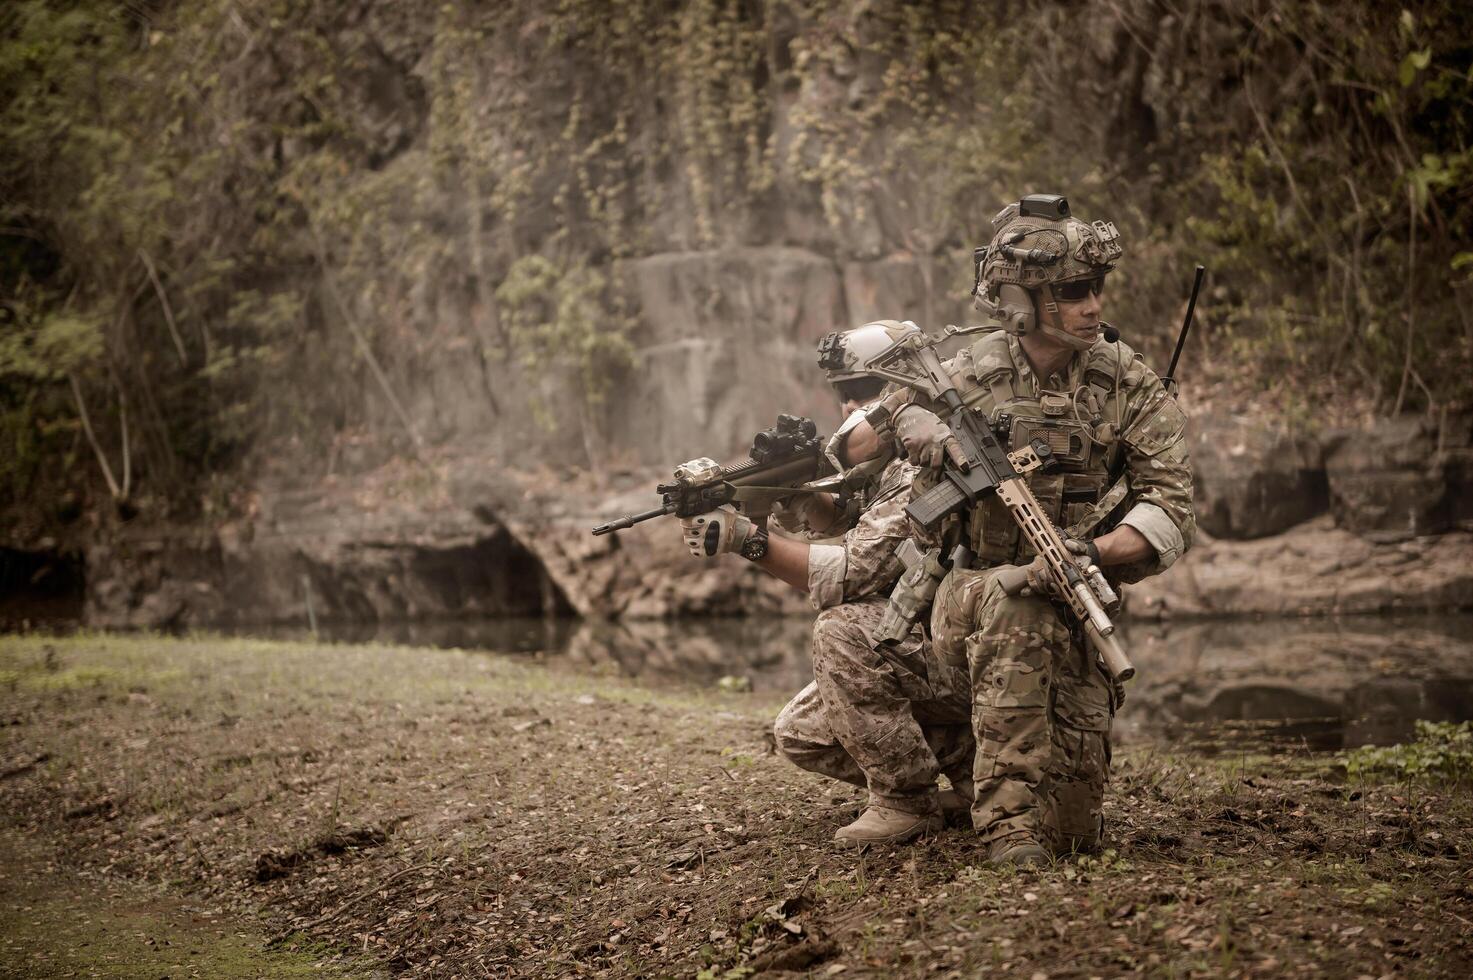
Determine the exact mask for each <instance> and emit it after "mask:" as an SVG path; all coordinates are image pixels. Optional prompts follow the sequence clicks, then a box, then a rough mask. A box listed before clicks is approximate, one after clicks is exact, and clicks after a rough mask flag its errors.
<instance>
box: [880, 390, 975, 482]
mask: <svg viewBox="0 0 1473 980" xmlns="http://www.w3.org/2000/svg"><path fill="white" fill-rule="evenodd" d="M894 425H895V438H896V439H898V440H899V441H900V445H901V446H903V447H905V455H907V456H909V457H910V461H911V462H912V463H914V464H916V465H917V466H925V467H932V468H939V467H940V466H941V464H942V462H943V461H944V460H945V458H946V457H947V456H950V457H951V461H952V462H953V463H955V464H956V465H957V467H958V468H959V469H961V470H963V471H965V470H966V469H967V459H966V457H965V456H963V455H962V451H961V447H960V446H959V445H957V441H956V436H954V435H952V434H951V430H950V429H949V428H947V427H946V423H945V422H943V421H941V420H940V419H939V418H937V417H936V416H935V414H934V413H932V412H928V411H927V410H926V409H924V408H921V407H920V406H919V405H907V406H905V407H904V408H902V409H901V410H900V414H898V415H897V416H896V417H895V422H894Z"/></svg>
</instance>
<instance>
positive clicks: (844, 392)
mask: <svg viewBox="0 0 1473 980" xmlns="http://www.w3.org/2000/svg"><path fill="white" fill-rule="evenodd" d="M884 387H885V381H884V379H883V378H850V379H849V380H848V381H839V382H836V383H835V384H834V394H836V395H838V396H839V404H840V405H842V404H844V403H845V402H859V403H860V404H861V405H862V404H864V403H865V402H867V401H869V400H870V399H872V398H874V397H875V396H876V395H878V394H879V393H880V391H881V390H883V389H884Z"/></svg>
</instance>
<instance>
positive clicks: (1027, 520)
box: [865, 327, 1135, 681]
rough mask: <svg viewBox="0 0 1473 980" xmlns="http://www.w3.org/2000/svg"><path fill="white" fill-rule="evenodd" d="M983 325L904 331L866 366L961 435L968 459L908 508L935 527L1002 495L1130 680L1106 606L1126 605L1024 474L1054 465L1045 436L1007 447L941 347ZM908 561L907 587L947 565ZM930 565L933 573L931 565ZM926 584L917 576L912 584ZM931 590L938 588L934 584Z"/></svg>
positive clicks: (889, 627)
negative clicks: (962, 388)
mask: <svg viewBox="0 0 1473 980" xmlns="http://www.w3.org/2000/svg"><path fill="white" fill-rule="evenodd" d="M977 329H982V328H970V329H969V328H961V329H958V328H956V327H947V329H946V333H945V335H944V336H943V337H941V338H935V337H931V336H929V335H927V334H925V333H923V332H921V331H916V332H915V333H912V334H909V335H907V336H905V337H902V338H901V339H900V340H898V341H896V342H895V343H894V344H892V345H891V346H890V347H889V348H887V349H886V350H884V351H882V352H880V353H879V354H878V355H876V356H875V357H874V358H872V359H871V360H870V362H869V363H868V364H867V365H865V370H866V371H868V372H869V373H870V374H873V375H875V376H876V377H882V378H885V379H886V380H888V381H893V382H895V383H897V384H901V385H904V386H905V387H907V388H910V389H912V390H913V391H917V392H919V393H921V394H923V395H925V396H926V397H927V398H929V399H931V401H932V403H933V404H934V405H935V406H936V411H937V414H938V415H940V416H941V417H942V418H943V420H944V421H945V422H946V425H947V427H948V428H949V429H950V430H951V434H952V435H953V436H954V437H955V438H956V442H957V445H958V447H959V449H960V450H961V452H960V455H961V457H962V459H963V460H964V462H962V463H958V462H956V461H954V460H953V459H952V458H951V457H950V456H948V457H947V458H946V460H945V462H944V463H943V466H942V470H941V482H940V483H938V484H937V485H936V486H935V487H933V488H931V489H930V490H928V491H927V492H925V493H923V494H921V495H920V496H919V497H917V498H916V499H915V500H913V501H911V503H910V505H909V506H908V507H907V508H906V514H907V515H908V516H909V517H910V519H911V520H912V521H914V522H915V523H916V524H917V525H918V526H920V527H922V528H925V529H927V530H930V529H932V528H935V527H936V526H937V525H938V524H940V522H941V521H942V519H943V518H945V517H946V516H947V515H948V514H953V513H956V512H957V511H959V510H962V509H963V508H970V507H972V506H973V505H975V504H976V503H977V501H978V500H979V499H981V498H982V497H984V496H986V495H988V494H997V497H998V499H999V500H1001V501H1002V503H1003V504H1004V505H1005V506H1006V507H1007V508H1008V511H1009V513H1011V514H1012V516H1013V519H1014V520H1015V521H1017V522H1018V527H1019V528H1020V529H1021V530H1022V531H1023V535H1024V537H1026V538H1027V540H1028V543H1029V544H1030V545H1032V546H1033V549H1034V550H1035V551H1037V552H1038V553H1039V554H1040V555H1042V556H1043V558H1044V562H1045V564H1046V569H1047V573H1048V577H1049V579H1050V580H1051V582H1052V585H1053V592H1054V594H1055V595H1057V596H1058V597H1059V598H1060V599H1062V600H1063V601H1064V602H1065V603H1066V604H1067V605H1068V607H1069V610H1070V612H1071V613H1072V614H1073V616H1074V618H1075V619H1076V620H1077V621H1078V623H1079V625H1080V627H1081V628H1082V629H1083V630H1084V633H1085V635H1086V636H1088V637H1089V640H1090V642H1091V643H1092V644H1093V646H1094V647H1095V649H1096V650H1098V651H1099V653H1100V657H1101V659H1102V660H1103V661H1104V663H1105V667H1106V669H1107V670H1109V672H1110V676H1111V677H1113V678H1114V679H1115V680H1117V681H1125V680H1128V679H1129V678H1131V677H1133V676H1134V675H1135V667H1134V666H1132V665H1131V662H1130V658H1129V657H1127V656H1126V653H1125V649H1124V647H1122V646H1121V644H1120V641H1119V640H1118V639H1117V638H1116V637H1115V635H1114V633H1115V625H1114V624H1113V623H1112V622H1111V621H1110V616H1109V614H1108V612H1107V611H1106V610H1107V609H1109V608H1112V607H1117V606H1118V605H1119V597H1118V596H1117V595H1116V593H1115V591H1114V589H1112V588H1111V587H1110V584H1109V583H1108V582H1107V581H1106V580H1105V577H1104V575H1103V574H1102V573H1101V572H1100V569H1099V567H1098V566H1097V565H1094V564H1092V563H1090V564H1086V565H1083V566H1081V563H1080V562H1079V561H1078V559H1077V558H1076V557H1075V556H1074V555H1073V554H1072V553H1071V552H1070V551H1069V549H1068V548H1067V547H1066V546H1065V543H1064V538H1063V536H1062V535H1061V534H1060V533H1059V530H1058V528H1056V527H1054V524H1053V522H1052V521H1051V520H1049V517H1048V515H1047V514H1046V513H1045V512H1044V510H1043V508H1042V506H1040V505H1039V502H1038V499H1037V498H1036V497H1034V495H1033V490H1032V489H1031V488H1030V487H1029V486H1028V481H1027V480H1025V479H1024V475H1025V474H1026V473H1029V472H1032V471H1033V470H1035V469H1040V468H1041V469H1044V471H1045V472H1047V471H1048V469H1049V468H1051V466H1052V465H1055V464H1054V461H1053V454H1052V453H1051V452H1050V450H1049V447H1048V445H1047V444H1046V443H1045V442H1043V441H1042V440H1034V442H1033V443H1032V444H1031V445H1029V446H1026V447H1024V448H1023V449H1019V450H1016V451H1015V452H1012V453H1009V452H1007V451H1006V450H1005V449H1003V447H1002V446H1001V444H999V443H998V441H997V436H995V435H994V434H993V432H992V429H991V428H990V427H989V426H988V425H987V423H986V421H985V420H983V419H982V418H980V417H979V416H978V415H977V414H976V413H975V412H973V411H972V410H970V409H968V408H967V407H966V405H965V404H964V403H963V401H962V396H961V393H960V392H959V391H957V388H956V382H955V381H954V380H953V379H952V377H951V375H950V373H949V372H948V371H947V370H946V368H945V366H943V365H942V363H941V356H940V355H939V354H938V353H937V352H936V345H937V344H939V343H940V342H941V341H943V340H945V339H946V338H948V337H951V336H954V335H956V334H961V333H971V332H973V331H974V330H977ZM903 368H909V370H903ZM913 550H914V549H913ZM959 550H962V551H964V550H965V549H959ZM968 558H970V556H968ZM908 564H909V565H910V566H911V568H910V571H908V572H907V575H906V576H903V577H902V579H901V585H900V586H897V592H899V591H901V589H902V588H903V587H905V585H906V581H907V579H908V578H915V579H919V578H922V577H926V576H927V574H929V575H930V576H931V577H934V575H935V572H936V571H937V569H938V568H940V567H945V563H939V554H938V555H932V556H930V560H929V561H926V562H924V563H922V562H917V561H914V560H912V561H911V562H908ZM928 567H929V573H928V572H927V571H926V569H928ZM912 573H914V574H912ZM919 584H920V583H919V582H915V583H912V587H914V586H916V585H919ZM1015 587H1016V586H1015ZM930 591H931V592H932V594H934V585H932V586H931V589H930ZM891 604H892V606H897V605H902V604H897V602H896V599H895V598H894V597H892V600H891ZM903 605H904V606H905V607H906V608H905V611H906V613H907V614H909V612H910V611H911V610H912V609H914V608H916V606H917V604H916V603H915V602H914V601H913V600H909V601H905V602H904V603H903ZM888 615H889V614H888V612H887V617H888ZM902 629H903V631H904V632H908V631H909V629H910V623H908V622H905V623H901V622H897V623H894V624H890V623H888V622H887V623H885V624H883V625H882V628H881V630H880V631H879V634H880V636H879V638H880V639H886V638H895V634H896V633H897V632H899V633H900V635H902V636H903V635H904V632H901V630H902Z"/></svg>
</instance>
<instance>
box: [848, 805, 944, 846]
mask: <svg viewBox="0 0 1473 980" xmlns="http://www.w3.org/2000/svg"><path fill="white" fill-rule="evenodd" d="M943 824H944V821H943V819H942V817H941V814H940V813H937V812H932V813H908V812H906V811H905V810H895V809H892V808H890V807H888V806H881V805H880V804H879V803H876V802H874V801H873V800H871V801H870V805H869V806H868V807H867V808H866V809H865V811H864V812H863V813H861V814H860V815H859V819H858V820H856V821H854V822H853V823H851V824H849V825H848V826H847V827H840V828H839V829H838V830H837V831H835V832H834V840H836V841H838V842H839V843H841V844H848V845H850V846H852V847H860V846H863V845H865V844H902V843H904V842H905V841H908V840H914V839H915V838H917V837H920V836H921V835H922V834H934V833H936V832H937V831H939V830H940V829H941V828H942V826H943Z"/></svg>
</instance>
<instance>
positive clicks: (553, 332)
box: [496, 255, 633, 425]
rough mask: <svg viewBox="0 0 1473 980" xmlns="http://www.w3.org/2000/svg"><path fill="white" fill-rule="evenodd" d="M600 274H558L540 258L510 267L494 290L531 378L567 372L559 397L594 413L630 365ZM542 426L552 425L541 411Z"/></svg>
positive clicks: (622, 326) (578, 268)
mask: <svg viewBox="0 0 1473 980" xmlns="http://www.w3.org/2000/svg"><path fill="white" fill-rule="evenodd" d="M607 287H608V283H607V280H606V279H605V278H604V275H603V273H601V272H599V271H597V270H595V269H592V268H589V267H588V266H586V265H582V264H578V265H574V266H572V267H571V268H568V269H565V270H564V269H559V268H558V267H557V266H555V265H554V264H553V263H552V262H551V261H550V260H548V259H546V258H544V257H542V256H540V255H528V256H524V257H523V258H520V259H518V260H517V261H516V262H514V263H512V266H511V268H510V269H509V270H508V271H507V275H506V279H505V280H503V281H502V283H501V285H500V286H498V287H497V289H496V299H497V301H498V302H499V303H500V304H501V307H502V315H503V318H504V320H505V322H506V324H507V326H508V330H509V334H510V337H511V341H512V346H513V348H514V349H515V350H517V351H518V353H519V355H520V358H521V361H522V364H523V366H524V367H525V368H526V370H527V373H528V375H529V376H531V377H538V376H543V375H545V374H546V373H547V372H548V370H549V369H551V368H555V367H569V368H571V371H572V375H573V381H574V382H575V384H574V385H573V391H571V392H570V391H568V390H567V386H559V387H560V388H562V390H561V391H560V394H561V395H562V396H564V397H566V396H567V395H569V394H572V395H573V398H572V400H573V401H575V402H581V403H582V404H584V405H586V406H588V407H592V406H596V405H598V404H600V403H601V402H602V401H603V400H604V398H605V397H606V396H607V395H608V392H609V391H610V390H611V389H612V388H613V386H614V385H615V383H616V382H617V381H618V380H619V374H620V372H622V371H624V370H626V369H627V368H628V367H629V366H630V365H631V364H632V360H633V347H632V346H631V345H630V343H629V340H628V338H627V337H626V336H625V330H626V329H627V321H626V320H625V319H623V318H620V317H618V316H616V315H611V314H610V312H609V310H610V308H611V306H612V304H611V303H610V301H609V299H608V298H607V296H606V292H607ZM542 408H543V411H542V419H543V422H544V424H545V425H550V424H551V417H550V416H549V415H548V414H547V410H546V406H542Z"/></svg>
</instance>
